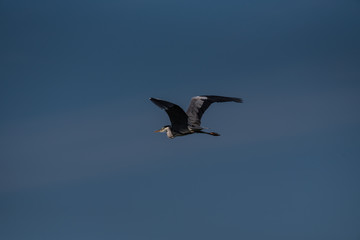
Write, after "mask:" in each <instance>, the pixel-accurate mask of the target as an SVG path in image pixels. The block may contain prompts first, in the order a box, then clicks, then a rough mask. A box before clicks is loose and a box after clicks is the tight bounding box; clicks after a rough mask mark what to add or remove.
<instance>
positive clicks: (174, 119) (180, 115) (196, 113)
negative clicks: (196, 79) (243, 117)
mask: <svg viewBox="0 0 360 240" xmlns="http://www.w3.org/2000/svg"><path fill="white" fill-rule="evenodd" d="M150 101H151V102H153V103H154V104H155V105H157V106H158V107H160V108H161V109H163V110H165V111H166V113H167V115H168V116H169V118H170V122H171V125H165V126H164V127H162V128H161V129H159V130H157V131H155V132H166V135H167V137H168V138H170V139H173V138H175V137H179V136H185V135H189V134H193V133H204V134H208V135H211V136H220V134H218V133H216V132H205V131H203V129H204V128H203V127H201V126H200V125H201V117H202V116H203V114H204V112H205V111H206V109H208V108H209V106H210V105H211V104H212V103H215V102H236V103H242V102H243V100H242V99H241V98H236V97H223V96H214V95H202V96H196V97H193V98H191V101H190V105H189V107H188V109H187V111H186V113H185V111H184V110H183V109H182V108H181V107H179V106H178V105H176V104H174V103H171V102H168V101H164V100H161V99H157V98H150Z"/></svg>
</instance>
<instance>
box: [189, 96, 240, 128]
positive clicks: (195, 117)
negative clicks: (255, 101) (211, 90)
mask: <svg viewBox="0 0 360 240" xmlns="http://www.w3.org/2000/svg"><path fill="white" fill-rule="evenodd" d="M214 102H237V103H241V102H242V99H241V98H234V97H222V96H213V95H208V96H197V97H193V98H192V99H191V102H190V105H189V108H188V110H187V111H186V114H187V115H188V124H189V126H190V127H192V128H199V127H200V124H201V117H202V115H203V114H204V112H205V111H206V109H208V107H209V106H210V105H211V104H212V103H214Z"/></svg>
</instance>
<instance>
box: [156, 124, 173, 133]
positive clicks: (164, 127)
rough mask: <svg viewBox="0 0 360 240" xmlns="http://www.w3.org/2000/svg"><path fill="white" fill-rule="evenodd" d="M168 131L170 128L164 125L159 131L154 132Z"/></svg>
mask: <svg viewBox="0 0 360 240" xmlns="http://www.w3.org/2000/svg"><path fill="white" fill-rule="evenodd" d="M169 130H170V126H169V125H166V126H163V127H162V128H161V129H159V130H156V131H155V132H166V131H169Z"/></svg>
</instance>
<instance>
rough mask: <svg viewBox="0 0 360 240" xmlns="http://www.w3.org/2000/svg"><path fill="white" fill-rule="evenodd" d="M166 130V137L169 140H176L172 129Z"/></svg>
mask: <svg viewBox="0 0 360 240" xmlns="http://www.w3.org/2000/svg"><path fill="white" fill-rule="evenodd" d="M165 130H166V135H167V137H168V138H174V134H173V132H172V130H171V127H166V128H165Z"/></svg>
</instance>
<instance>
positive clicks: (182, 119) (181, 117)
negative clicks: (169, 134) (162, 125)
mask: <svg viewBox="0 0 360 240" xmlns="http://www.w3.org/2000/svg"><path fill="white" fill-rule="evenodd" d="M150 100H151V101H152V102H153V103H154V104H156V105H157V106H158V107H160V108H161V109H164V110H165V111H166V113H167V115H168V116H169V118H170V122H171V125H172V127H173V128H176V129H183V128H185V129H187V125H188V116H187V115H186V113H185V112H184V110H183V109H182V108H181V107H179V106H178V105H176V104H174V103H171V102H167V101H164V100H160V99H156V98H150Z"/></svg>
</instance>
